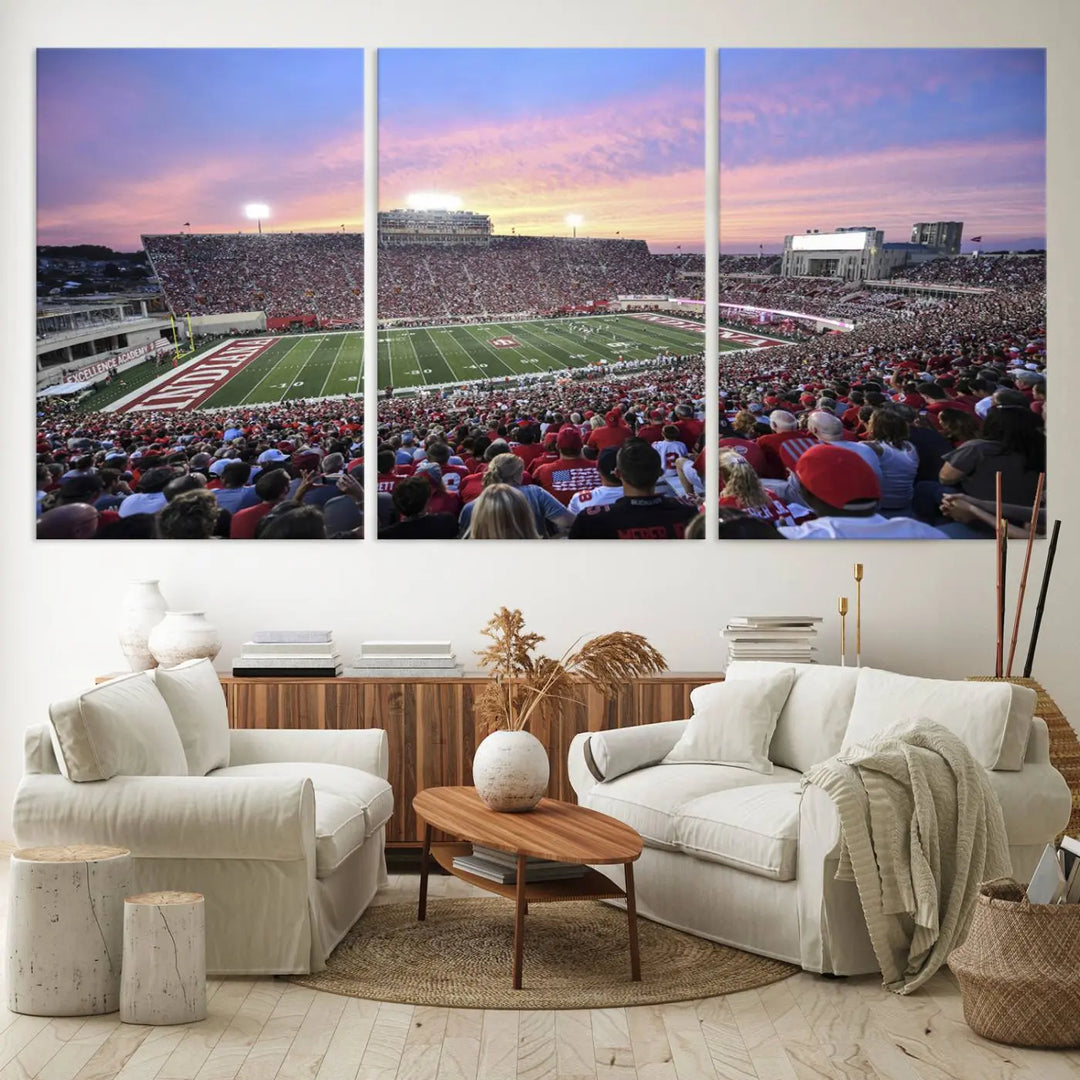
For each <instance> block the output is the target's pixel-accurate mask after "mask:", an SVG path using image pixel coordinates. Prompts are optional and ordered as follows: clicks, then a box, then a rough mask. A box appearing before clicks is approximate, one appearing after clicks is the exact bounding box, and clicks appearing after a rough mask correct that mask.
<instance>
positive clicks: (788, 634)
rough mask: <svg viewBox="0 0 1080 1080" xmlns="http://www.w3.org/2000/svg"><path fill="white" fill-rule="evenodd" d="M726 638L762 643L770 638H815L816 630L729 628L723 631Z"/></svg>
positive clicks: (780, 627)
mask: <svg viewBox="0 0 1080 1080" xmlns="http://www.w3.org/2000/svg"><path fill="white" fill-rule="evenodd" d="M722 633H723V635H724V637H726V638H739V639H740V640H743V641H762V640H765V639H770V638H814V637H816V636H817V631H816V630H811V629H807V628H806V627H802V626H760V627H751V626H729V627H727V628H725V629H724V630H723V631H722Z"/></svg>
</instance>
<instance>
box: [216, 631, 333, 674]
mask: <svg viewBox="0 0 1080 1080" xmlns="http://www.w3.org/2000/svg"><path fill="white" fill-rule="evenodd" d="M232 673H233V675H235V676H237V677H238V678H245V679H253V678H269V677H273V678H278V679H284V678H288V679H295V678H310V679H329V678H336V677H337V676H338V675H340V674H341V656H340V654H339V653H338V651H337V646H336V645H335V644H334V640H333V634H332V633H331V632H330V631H329V630H260V631H258V632H257V633H256V634H254V635H252V638H251V640H250V641H245V642H244V644H243V645H242V646H241V647H240V655H239V656H237V657H235V658H234V659H233V662H232Z"/></svg>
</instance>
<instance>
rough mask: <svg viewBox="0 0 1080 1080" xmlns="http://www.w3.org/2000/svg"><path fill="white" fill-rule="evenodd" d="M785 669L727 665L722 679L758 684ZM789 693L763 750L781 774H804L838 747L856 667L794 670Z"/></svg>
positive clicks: (761, 663) (756, 663)
mask: <svg viewBox="0 0 1080 1080" xmlns="http://www.w3.org/2000/svg"><path fill="white" fill-rule="evenodd" d="M789 667H791V665H790V664H778V663H776V662H775V661H767V660H733V661H732V662H731V663H730V664H728V667H727V671H726V672H725V673H724V677H725V678H726V679H729V680H730V679H759V678H761V676H762V675H770V674H772V673H773V672H775V671H780V670H782V669H784V668H789ZM792 670H793V671H794V672H795V681H794V682H793V683H792V684H791V693H790V694H788V696H787V701H785V702H784V707H783V708H782V709H781V710H780V716H779V718H778V719H777V721H776V731H775V732H774V733H773V738H772V743H771V744H770V746H769V760H770V761H771V762H772V763H773V764H774V765H782V766H783V767H784V768H785V769H796V770H797V771H798V772H806V770H807V769H809V768H810V766H811V765H816V764H817V763H818V762H819V761H825V760H826V759H827V758H831V757H832V756H833V754H835V753H836V752H837V751H838V750H839V749H840V745H841V743H842V742H843V741H844V732H845V731H846V730H847V726H848V718H849V717H850V716H851V705H852V702H853V701H854V700H855V684H856V681H857V680H858V678H859V669H858V668H857V667H840V666H839V665H833V664H796V665H795V666H794V667H793V668H792Z"/></svg>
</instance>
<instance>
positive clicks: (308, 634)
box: [251, 630, 333, 645]
mask: <svg viewBox="0 0 1080 1080" xmlns="http://www.w3.org/2000/svg"><path fill="white" fill-rule="evenodd" d="M332 637H333V632H332V631H330V630H256V631H255V633H254V634H252V635H251V640H252V641H254V642H257V643H258V644H260V645H266V644H270V643H272V642H275V641H303V642H315V641H330V640H331V639H332Z"/></svg>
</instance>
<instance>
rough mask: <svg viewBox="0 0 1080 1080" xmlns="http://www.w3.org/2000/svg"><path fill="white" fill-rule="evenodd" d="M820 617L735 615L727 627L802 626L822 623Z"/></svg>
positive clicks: (729, 620)
mask: <svg viewBox="0 0 1080 1080" xmlns="http://www.w3.org/2000/svg"><path fill="white" fill-rule="evenodd" d="M822 621H823V619H822V617H821V616H820V615H736V616H735V617H734V618H732V619H728V626H804V625H812V624H813V623H819V622H822Z"/></svg>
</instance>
